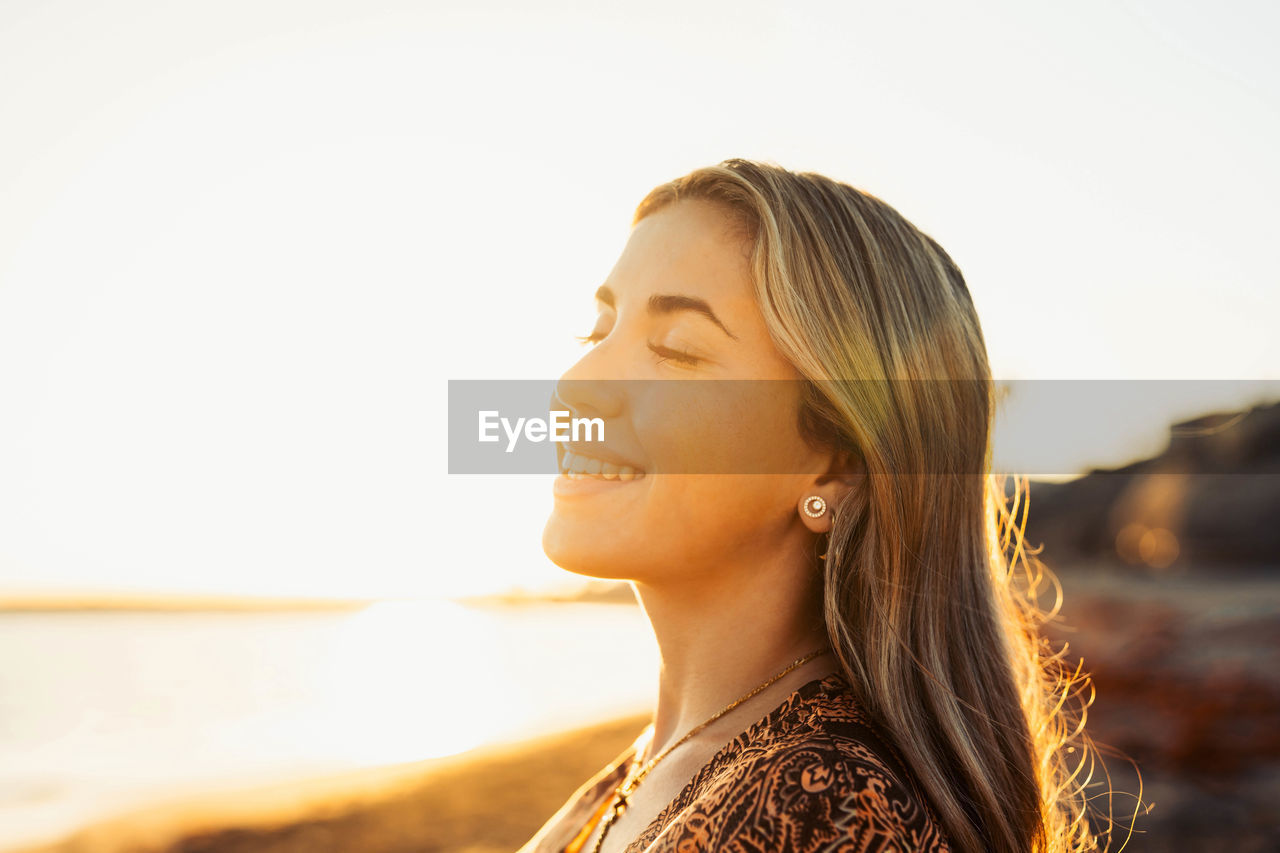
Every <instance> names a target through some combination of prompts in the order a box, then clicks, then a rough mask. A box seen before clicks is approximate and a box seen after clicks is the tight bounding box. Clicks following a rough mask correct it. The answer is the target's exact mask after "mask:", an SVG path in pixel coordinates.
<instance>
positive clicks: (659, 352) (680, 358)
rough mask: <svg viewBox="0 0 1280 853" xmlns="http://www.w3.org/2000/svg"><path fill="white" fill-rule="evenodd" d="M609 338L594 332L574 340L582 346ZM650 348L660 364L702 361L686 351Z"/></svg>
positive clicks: (575, 337)
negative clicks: (665, 362)
mask: <svg viewBox="0 0 1280 853" xmlns="http://www.w3.org/2000/svg"><path fill="white" fill-rule="evenodd" d="M608 336H609V333H608V332H592V333H591V334H589V335H574V339H576V340H577V341H578V342H579V343H582V344H597V343H600V341H602V340H604V339H605V338H606V337H608ZM648 346H649V349H650V351H651V352H653V354H654V355H656V356H658V363H659V364H661V363H662V362H664V361H674V362H676V363H677V364H683V365H687V366H693V365H695V364H697V363H699V362H700V361H702V359H700V358H698V357H697V356H696V355H693V354H692V353H688V352H685V351H684V350H678V349H671V348H670V347H660V346H658V345H657V344H649V345H648Z"/></svg>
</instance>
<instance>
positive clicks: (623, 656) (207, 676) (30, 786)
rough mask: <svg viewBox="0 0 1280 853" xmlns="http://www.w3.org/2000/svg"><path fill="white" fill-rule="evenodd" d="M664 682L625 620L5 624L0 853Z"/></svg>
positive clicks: (646, 636)
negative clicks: (207, 793) (187, 796)
mask: <svg viewBox="0 0 1280 853" xmlns="http://www.w3.org/2000/svg"><path fill="white" fill-rule="evenodd" d="M656 665H657V656H656V647H655V644H654V642H653V638H652V635H651V633H650V632H649V628H648V623H647V622H646V621H645V619H644V617H643V615H642V614H641V613H640V612H639V610H638V608H635V607H630V606H626V605H598V604H596V605H593V604H547V605H528V606H521V607H493V608H473V607H464V606H462V605H459V604H455V603H452V602H446V601H439V602H404V603H401V602H386V603H380V604H375V605H372V606H370V607H368V608H366V609H363V610H359V611H343V612H332V611H330V612H284V613H212V612H210V613H199V612H197V613H152V612H91V611H90V612H70V613H5V614H0V849H7V848H10V847H13V846H17V845H20V844H27V843H33V842H35V841H42V840H47V839H52V838H56V837H58V836H60V835H62V834H65V833H66V832H68V831H70V830H72V829H75V828H76V827H78V826H80V825H82V824H84V823H86V822H89V821H91V820H94V819H98V818H101V817H106V816H108V815H110V814H112V813H114V812H118V811H120V810H123V809H126V808H131V807H135V806H139V805H144V804H146V803H148V802H151V801H153V800H155V799H157V798H159V797H161V796H162V795H171V794H173V793H174V792H175V791H177V790H188V791H189V790H199V789H201V788H210V789H212V788H214V787H218V786H223V787H225V786H228V785H237V784H247V783H250V782H254V783H257V782H260V781H265V780H278V779H285V778H295V777H299V776H303V775H309V774H319V773H328V772H335V771H342V770H347V769H353V768H358V767H368V766H372V765H379V764H391V763H399V762H408V761H416V760H420V759H425V758H432V757H437V756H442V755H448V754H453V753H457V752H461V751H464V750H466V749H470V748H472V747H475V746H478V745H481V744H485V743H490V742H494V741H505V740H516V739H519V738H522V737H528V736H532V735H534V734H538V733H541V732H546V731H550V730H554V729H562V728H570V727H573V726H576V725H581V724H586V723H589V722H594V721H598V720H600V719H603V718H606V717H609V716H613V715H620V714H626V713H632V712H636V711H640V710H643V709H644V708H647V707H649V706H650V703H651V702H652V699H653V690H654V686H655V677H656V672H657V669H656Z"/></svg>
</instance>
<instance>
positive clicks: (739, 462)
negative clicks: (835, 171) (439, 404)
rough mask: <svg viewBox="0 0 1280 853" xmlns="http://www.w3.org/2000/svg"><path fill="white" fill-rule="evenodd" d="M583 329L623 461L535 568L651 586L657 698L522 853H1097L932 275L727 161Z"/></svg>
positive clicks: (883, 230)
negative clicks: (641, 724) (544, 563)
mask: <svg viewBox="0 0 1280 853" xmlns="http://www.w3.org/2000/svg"><path fill="white" fill-rule="evenodd" d="M596 299H597V306H598V310H599V317H598V321H597V325H596V327H595V329H594V330H593V331H592V333H591V334H590V335H589V336H586V338H585V340H588V341H590V342H592V343H594V344H595V346H594V348H593V349H591V350H590V351H589V352H588V353H586V354H585V355H584V357H583V358H582V359H581V360H580V361H579V362H578V363H577V364H576V365H575V366H574V367H573V368H572V369H571V370H570V371H569V372H568V373H566V374H565V376H564V377H563V378H562V379H561V381H560V383H559V385H558V388H557V396H558V397H559V403H560V407H562V408H564V409H568V410H571V411H572V413H573V414H574V415H575V416H580V417H592V418H600V419H601V421H602V422H603V424H604V426H605V430H604V435H605V436H606V438H607V440H606V441H604V442H602V443H600V444H592V443H587V442H582V443H571V444H570V445H569V447H568V448H566V449H564V450H563V451H562V456H561V469H562V472H564V473H562V475H561V476H560V477H558V478H557V480H556V483H555V509H554V511H553V513H552V515H551V517H550V519H549V520H548V523H547V526H546V529H545V532H544V536H543V547H544V549H545V551H546V553H547V554H548V556H549V557H550V558H551V559H552V560H553V561H554V562H555V563H556V564H558V565H559V566H561V567H563V568H565V569H568V570H570V571H573V572H577V573H581V574H584V575H590V576H593V577H611V578H619V579H626V580H629V581H631V582H632V583H633V585H634V588H635V590H636V593H637V596H638V598H639V600H640V603H641V605H642V606H643V608H644V611H645V613H646V615H647V616H648V617H649V620H650V622H651V624H652V626H653V630H654V633H655V635H656V638H657V641H658V645H659V651H660V657H661V671H660V678H659V685H658V698H657V705H656V708H655V712H654V717H653V722H652V724H651V725H650V726H648V727H647V728H646V729H645V730H644V731H643V732H642V733H640V735H639V737H637V739H636V741H635V742H634V743H633V744H632V745H631V747H629V748H628V749H627V750H626V751H625V752H624V753H623V754H622V755H620V756H619V757H618V758H617V759H616V760H615V761H613V762H611V763H610V764H609V766H607V767H605V768H604V769H602V770H601V771H600V773H599V774H597V775H596V776H595V777H594V778H593V779H591V780H590V781H588V782H587V783H586V784H585V785H583V786H582V788H580V789H579V790H578V791H577V792H576V793H575V794H574V795H573V797H572V798H570V800H569V801H568V802H567V803H566V804H565V805H564V807H563V808H562V809H561V810H560V811H559V812H558V813H557V814H556V815H555V816H553V817H552V818H551V819H550V820H549V821H548V822H547V824H546V825H545V826H543V828H542V829H541V830H540V831H539V832H538V834H537V835H536V836H535V837H534V838H533V839H532V840H530V841H529V843H528V844H526V845H525V847H524V848H523V851H524V853H535V851H536V853H551V852H552V851H554V852H555V853H560V851H569V853H576V851H583V853H587V851H597V853H615V851H617V852H618V853H620V852H621V851H625V852H626V853H641V851H644V852H645V853H659V851H664V852H665V851H677V850H678V851H682V853H684V852H685V851H694V850H741V851H818V850H831V851H834V850H841V851H843V850H859V851H861V850H877V851H878V850H929V851H944V850H950V851H1027V850H1037V851H1039V850H1044V851H1049V850H1052V851H1059V850H1082V849H1095V848H1096V844H1097V841H1096V839H1095V838H1094V836H1093V835H1092V834H1091V832H1090V829H1089V826H1088V823H1087V821H1086V818H1085V813H1084V799H1083V793H1082V790H1081V788H1080V784H1081V782H1080V780H1079V779H1077V778H1075V773H1074V772H1073V771H1077V770H1078V766H1079V765H1078V762H1077V763H1076V765H1075V766H1069V761H1070V759H1072V758H1074V759H1078V760H1079V761H1083V760H1084V751H1083V750H1081V751H1079V752H1075V751H1074V750H1072V752H1073V754H1072V755H1070V756H1069V755H1067V752H1068V749H1070V747H1068V745H1067V744H1068V741H1070V740H1073V739H1074V740H1078V739H1079V738H1080V737H1082V735H1081V729H1080V727H1079V726H1077V725H1076V724H1075V722H1074V720H1072V719H1069V718H1068V717H1067V714H1066V712H1065V710H1064V703H1065V700H1066V699H1068V698H1070V697H1071V696H1073V695H1075V694H1074V692H1073V689H1072V688H1073V687H1076V686H1079V683H1080V680H1081V679H1080V677H1079V676H1078V674H1074V675H1073V674H1071V673H1068V672H1065V671H1063V670H1060V669H1059V668H1058V663H1059V661H1058V658H1057V657H1055V656H1049V655H1048V654H1046V650H1045V649H1044V647H1043V646H1042V643H1041V641H1040V640H1039V638H1038V636H1037V633H1036V629H1037V627H1038V624H1039V621H1040V620H1041V618H1042V614H1041V613H1040V611H1039V610H1038V609H1037V607H1036V603H1035V600H1034V595H1035V586H1036V584H1035V582H1034V581H1032V580H1031V578H1030V577H1028V578H1024V579H1022V580H1021V581H1019V579H1018V575H1017V573H1015V571H1014V569H1015V568H1017V565H1018V563H1019V559H1018V558H1019V557H1021V562H1022V565H1023V567H1024V568H1025V569H1027V570H1028V571H1027V574H1028V575H1030V572H1031V571H1032V570H1035V569H1038V568H1039V563H1038V561H1035V560H1034V559H1032V558H1029V557H1028V556H1027V555H1026V553H1025V552H1024V551H1023V550H1022V548H1021V526H1019V525H1015V524H1012V523H1011V522H1012V520H1013V518H1012V517H1013V516H1015V515H1016V513H1017V506H1018V501H1017V500H1016V498H1017V497H1018V496H1019V492H1018V491H1017V490H1015V493H1014V494H1015V503H1014V510H1013V512H1012V513H1010V511H1009V509H1008V507H1007V506H1006V494H1005V489H1004V487H1003V483H1002V482H1000V481H997V480H995V479H994V478H992V477H990V476H988V474H987V472H988V471H989V466H990V446H989V439H990V431H991V421H992V411H993V399H992V392H991V375H990V369H989V367H988V363H987V355H986V347H985V343H984V340H983V337H982V332H981V328H980V326H979V323H978V318H977V315H976V313H975V310H974V306H973V302H972V300H971V299H970V296H969V293H968V290H967V288H966V285H965V283H964V280H963V278H962V277H961V274H960V271H959V270H958V269H957V268H956V266H955V264H954V263H953V262H952V261H951V259H950V258H949V257H948V256H947V254H946V253H945V252H944V251H943V250H942V248H941V247H939V246H938V244H937V243H935V242H934V241H933V240H932V239H930V238H929V237H928V236H926V235H925V234H923V233H921V232H920V231H919V230H917V229H916V228H915V227H914V226H912V225H911V224H910V223H909V222H907V221H906V220H905V219H904V218H903V217H902V216H901V215H900V214H898V213H897V212H896V211H895V210H894V209H892V208H891V207H889V206H888V205H887V204H885V203H884V202H882V201H880V200H879V199H876V198H874V197H872V196H869V195H867V194H865V193H862V192H860V191H858V190H855V189H853V188H851V187H849V186H846V185H844V184H841V183H837V182H835V181H833V180H830V179H828V178H825V177H822V176H820V175H816V174H796V173H792V172H789V171H786V170H783V169H781V168H777V167H774V166H768V165H763V164H759V163H753V162H749V161H743V160H730V161H726V162H724V163H722V164H720V165H719V166H715V167H710V168H704V169H698V170H696V171H694V172H693V173H691V174H689V175H687V176H685V177H683V178H680V179H678V180H676V181H673V182H671V183H669V184H665V185H663V186H660V187H658V188H657V189H655V190H654V191H653V192H651V193H650V194H649V196H648V197H647V198H645V199H644V201H643V202H641V204H640V206H639V208H638V209H637V211H636V214H635V219H634V227H633V229H632V233H631V236H630V239H629V241H628V243H627V245H626V248H625V249H624V251H623V253H622V256H621V258H620V259H619V260H618V262H617V265H616V266H615V267H614V269H613V271H612V272H611V273H610V275H609V277H608V280H607V281H606V282H605V284H604V286H602V287H601V288H600V289H599V290H598V291H597V293H596ZM671 379H690V380H703V381H698V382H671V381H665V380H671ZM619 380H624V381H619ZM708 380H710V381H708ZM717 380H719V381H717ZM740 380H750V381H746V382H743V381H740ZM779 380H781V381H779ZM726 413H728V414H726ZM1029 581H1031V582H1029ZM584 689H590V688H589V685H587V686H585V687H584Z"/></svg>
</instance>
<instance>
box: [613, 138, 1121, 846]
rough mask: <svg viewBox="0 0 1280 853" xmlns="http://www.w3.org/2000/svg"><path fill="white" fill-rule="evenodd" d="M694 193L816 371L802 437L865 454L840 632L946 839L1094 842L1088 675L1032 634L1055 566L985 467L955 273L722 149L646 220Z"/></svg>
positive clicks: (847, 540)
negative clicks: (720, 213)
mask: <svg viewBox="0 0 1280 853" xmlns="http://www.w3.org/2000/svg"><path fill="white" fill-rule="evenodd" d="M684 199H698V200H703V201H709V202H713V203H716V204H717V205H719V206H721V207H722V209H723V210H724V211H725V212H726V213H727V214H728V215H729V217H730V220H731V221H732V222H733V223H735V224H736V225H737V226H738V227H739V228H740V229H741V231H742V236H743V238H744V240H745V241H746V242H747V244H748V245H749V246H750V251H751V255H750V258H751V269H752V274H753V280H754V287H755V295H756V298H757V301H758V304H759V306H760V308H761V310H762V312H763V314H764V318H765V321H766V323H767V325H768V328H769V332H770V335H771V336H772V339H773V341H774V343H775V345H776V346H777V347H778V349H779V351H780V352H781V353H782V354H783V355H784V356H785V357H786V358H787V359H789V360H790V362H791V363H792V364H793V365H794V366H795V367H796V369H797V370H798V371H799V372H800V373H801V374H802V375H803V376H804V377H805V378H806V380H808V381H807V382H806V390H805V395H804V397H803V402H802V407H801V411H800V413H799V417H800V424H801V428H802V430H803V431H804V434H805V435H806V436H807V437H809V438H810V439H811V440H813V441H814V442H815V443H818V444H819V446H823V447H831V448H835V449H843V450H847V451H849V452H851V453H854V454H857V456H858V457H860V458H861V460H863V461H864V462H865V473H866V477H865V480H864V487H863V488H861V489H852V490H850V492H849V493H848V495H847V496H846V497H845V498H844V499H843V501H842V502H841V503H840V504H839V505H838V506H835V507H833V510H834V526H833V529H832V531H831V534H830V539H829V542H828V550H827V558H826V560H825V562H824V563H823V564H822V565H823V569H822V571H823V598H824V616H825V620H826V627H827V631H828V634H829V636H830V639H831V642H832V645H833V647H834V649H835V651H836V654H837V657H838V658H839V660H840V664H841V668H842V669H843V671H844V673H845V675H846V676H847V677H848V679H849V681H850V683H851V684H852V685H853V686H854V689H855V690H856V691H857V693H858V695H859V699H860V701H861V702H862V703H863V704H864V705H865V707H866V708H867V710H868V712H869V713H870V714H871V715H872V716H873V718H874V719H876V720H877V721H878V722H879V723H880V724H881V725H882V726H883V727H884V728H885V729H886V730H887V732H888V734H889V735H890V737H891V739H892V741H893V746H894V748H895V749H896V750H897V751H898V752H899V754H900V756H901V757H902V758H903V759H904V760H905V762H906V764H907V766H908V767H909V769H910V770H911V772H913V773H914V774H915V776H916V777H917V780H918V782H919V784H920V786H921V787H922V789H923V790H922V794H923V795H924V796H925V797H926V799H927V801H928V803H929V805H930V807H931V808H932V809H933V811H934V812H935V814H936V815H937V816H938V818H939V819H940V820H941V822H942V824H943V826H944V827H945V829H946V832H947V835H948V836H949V839H950V841H951V845H952V848H953V849H955V850H958V851H1007V853H1015V851H1016V853H1022V851H1028V850H1035V851H1055V853H1056V851H1068V850H1070V851H1078V850H1097V849H1098V847H1099V838H1098V836H1097V835H1096V834H1095V833H1094V831H1093V829H1092V828H1091V826H1090V821H1089V819H1088V814H1087V812H1088V809H1087V808H1086V796H1085V790H1084V786H1085V783H1086V782H1087V777H1086V778H1082V776H1081V774H1082V770H1083V768H1084V767H1085V764H1086V761H1088V762H1089V763H1090V764H1092V761H1093V757H1092V756H1093V751H1092V750H1090V749H1089V748H1088V746H1089V742H1088V738H1087V736H1086V735H1085V733H1084V731H1083V725H1084V715H1085V710H1086V708H1087V705H1088V704H1089V701H1091V700H1086V699H1084V698H1083V696H1082V692H1083V690H1086V689H1089V681H1088V676H1086V675H1084V674H1082V673H1081V672H1080V671H1079V670H1078V669H1076V670H1072V669H1071V668H1070V667H1067V666H1066V665H1065V663H1064V661H1063V658H1062V656H1061V652H1057V653H1055V652H1054V651H1053V650H1052V649H1051V648H1050V647H1049V646H1048V644H1047V643H1046V642H1045V641H1044V640H1043V639H1042V637H1041V635H1040V631H1039V629H1040V627H1041V626H1042V624H1043V623H1044V622H1045V621H1046V620H1047V619H1048V618H1050V617H1051V616H1052V615H1053V614H1052V613H1045V612H1043V611H1042V610H1041V608H1040V606H1039V603H1038V597H1039V594H1040V592H1041V590H1042V588H1043V586H1044V584H1045V582H1046V578H1049V577H1051V576H1049V575H1048V574H1047V573H1046V572H1045V569H1044V566H1043V565H1042V564H1041V563H1040V561H1039V559H1038V558H1037V557H1036V556H1035V555H1034V553H1032V552H1031V551H1029V550H1028V549H1027V548H1026V547H1025V546H1024V543H1023V531H1024V529H1025V520H1026V506H1027V503H1028V502H1027V501H1025V500H1024V499H1023V492H1024V491H1025V492H1026V493H1027V497H1028V498H1029V483H1026V484H1021V485H1020V483H1019V481H1017V480H1015V482H1014V486H1015V488H1014V490H1013V493H1012V506H1010V496H1009V495H1008V494H1007V493H1006V481H1005V480H1004V478H1002V477H996V476H993V475H992V474H991V473H990V469H991V431H992V423H993V417H994V408H995V398H994V391H993V382H992V379H991V371H990V366H989V364H988V361H987V352H986V344H985V341H984V339H983V335H982V329H981V326H980V325H979V322H978V316H977V312H976V310H975V308H974V305H973V300H972V299H971V297H970V295H969V291H968V288H967V286H966V284H965V281H964V278H963V277H962V276H961V274H960V270H959V269H958V268H957V266H956V265H955V264H954V263H953V262H952V260H951V258H950V257H949V256H948V255H947V253H946V252H945V251H943V249H942V248H941V247H940V246H939V245H938V244H937V243H936V242H935V241H934V240H933V239H931V238H930V237H929V236H927V235H926V234H924V233H922V232H921V231H920V230H918V229H917V228H916V227H915V226H913V225H912V224H911V223H910V222H908V221H907V220H906V219H905V218H904V217H903V216H902V215H901V214H899V213H898V212H897V211H896V210H894V209H893V208H892V207H890V206H889V205H888V204H886V203H885V202H883V201H881V200H880V199H878V198H875V197H873V196H871V195H868V194H867V193H864V192H862V191H860V190H857V189H854V188H853V187H850V186H848V185H846V184H842V183H838V182H836V181H834V180H831V179H829V178H826V177H823V176H821V175H817V174H811V173H795V172H790V171H787V170H785V169H782V168H779V167H776V166H772V165H766V164H761V163H756V162H751V161H747V160H727V161H725V162H723V163H721V164H720V165H718V166H712V167H708V168H703V169H698V170H696V171H694V172H692V173H690V174H688V175H686V176H684V177H683V178H679V179H678V180H675V181H672V182H670V183H667V184H664V185H662V186H659V187H657V188H656V189H654V190H653V191H652V192H651V193H650V194H649V195H648V196H647V197H646V198H645V199H644V200H643V201H642V202H641V203H640V205H639V207H638V208H637V209H636V213H635V221H637V222H638V221H640V220H641V219H643V218H644V217H646V216H648V215H649V214H651V213H653V212H655V211H657V210H659V209H661V208H663V207H666V206H667V205H670V204H674V203H677V202H679V201H681V200H684ZM850 380H852V381H850ZM1022 486H1025V488H1024V487H1022ZM1020 508H1021V510H1022V518H1021V519H1019V509H1020ZM1059 593H1060V590H1059ZM1060 598H1061V596H1060V594H1059V601H1060ZM1054 611H1055V612H1056V604H1055V606H1054Z"/></svg>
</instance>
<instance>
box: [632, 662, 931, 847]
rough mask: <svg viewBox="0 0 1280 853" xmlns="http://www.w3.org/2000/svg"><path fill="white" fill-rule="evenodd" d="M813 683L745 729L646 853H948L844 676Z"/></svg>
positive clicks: (924, 807) (926, 810)
mask: <svg viewBox="0 0 1280 853" xmlns="http://www.w3.org/2000/svg"><path fill="white" fill-rule="evenodd" d="M810 687H811V688H812V689H808V690H805V691H802V693H801V694H800V695H799V697H798V698H799V701H796V702H794V703H790V705H789V707H784V708H782V709H780V711H781V713H779V714H777V715H771V716H770V717H769V718H766V719H765V720H763V721H761V724H760V725H758V726H756V727H753V729H752V730H749V732H747V733H746V734H747V735H749V737H746V738H744V739H743V742H742V744H741V748H740V749H736V750H734V751H733V754H732V756H731V757H729V758H728V759H727V760H726V761H725V762H724V763H723V764H722V765H721V766H719V767H717V768H716V769H715V773H714V776H713V778H712V779H711V780H710V782H709V784H707V785H705V786H703V788H702V790H701V791H700V792H699V795H698V796H697V798H696V799H694V800H693V801H692V802H691V803H689V805H688V807H687V808H686V809H684V810H682V811H681V813H680V814H679V815H678V816H677V817H675V820H673V821H672V822H671V823H670V824H669V825H668V826H666V827H665V828H664V831H663V832H662V834H661V835H659V836H658V839H657V843H655V844H654V845H653V846H652V847H648V848H646V853H667V852H668V851H676V850H679V851H681V853H686V851H693V850H716V851H720V850H724V851H772V853H818V851H845V850H883V851H930V853H944V851H948V850H949V847H948V846H947V843H946V839H945V836H944V835H943V834H942V831H941V828H940V825H939V824H938V822H937V820H936V819H935V817H934V816H933V814H932V812H931V810H930V809H929V807H928V805H927V803H926V801H925V800H924V798H923V797H922V796H921V795H920V794H919V793H918V792H917V790H916V788H915V786H913V785H912V784H911V780H910V777H909V776H908V774H907V773H906V771H905V769H904V767H903V765H902V763H901V762H900V761H899V760H898V759H897V757H896V754H895V753H894V751H893V750H892V748H891V747H890V746H889V745H888V744H887V742H886V740H885V738H884V737H882V735H881V733H880V732H879V730H878V729H877V728H876V727H875V726H874V725H873V724H872V723H871V721H870V720H869V719H867V717H866V716H865V715H864V714H863V712H862V711H861V710H860V709H859V707H858V705H857V703H856V702H854V700H853V697H852V694H851V692H850V691H849V689H848V685H847V683H845V682H844V680H843V678H842V677H840V676H839V675H835V676H829V677H828V678H826V679H823V680H822V681H821V682H815V683H814V684H813V685H810Z"/></svg>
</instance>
